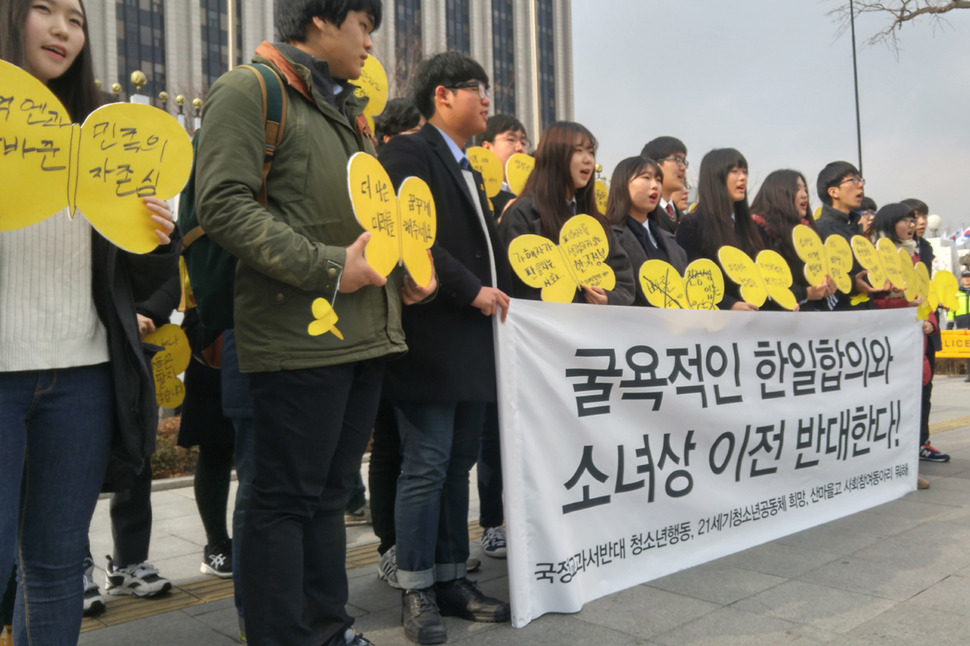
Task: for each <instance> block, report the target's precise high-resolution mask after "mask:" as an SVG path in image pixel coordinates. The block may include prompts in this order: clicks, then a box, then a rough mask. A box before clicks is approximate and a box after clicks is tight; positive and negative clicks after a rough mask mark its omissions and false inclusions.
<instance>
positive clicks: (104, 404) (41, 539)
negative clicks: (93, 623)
mask: <svg viewBox="0 0 970 646" xmlns="http://www.w3.org/2000/svg"><path fill="white" fill-rule="evenodd" d="M113 425H114V392H113V386H112V378H111V371H110V369H109V366H108V364H106V363H105V364H99V365H96V366H85V367H80V368H66V369H57V370H30V371H24V372H4V373H0V563H4V564H7V563H13V562H14V560H17V561H19V563H20V576H19V585H18V590H17V601H16V605H15V608H14V624H13V626H14V642H16V643H18V644H28V643H31V644H74V643H76V642H77V638H78V635H79V633H80V631H81V610H82V603H83V599H82V597H83V594H84V586H83V585H82V583H81V575H82V573H83V565H82V562H83V559H84V556H85V545H86V544H87V540H88V525H89V524H90V523H91V516H92V515H93V514H94V506H95V504H96V503H97V501H98V493H99V492H100V490H101V482H102V481H103V480H104V473H105V469H106V467H107V464H108V453H109V450H110V446H111V433H112V427H113Z"/></svg>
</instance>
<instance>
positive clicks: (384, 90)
mask: <svg viewBox="0 0 970 646" xmlns="http://www.w3.org/2000/svg"><path fill="white" fill-rule="evenodd" d="M351 83H352V84H353V85H356V86H357V89H355V90H354V95H356V96H358V97H361V98H364V97H367V99H368V101H367V105H366V106H365V107H364V114H366V115H367V116H369V117H373V116H374V115H378V114H380V113H381V112H384V108H385V107H387V94H388V86H387V72H386V71H384V66H383V65H381V62H380V61H379V60H377V59H376V58H375V57H374V56H372V55H371V56H368V57H367V60H365V61H364V65H363V67H361V68H360V77H358V78H356V79H354V80H353V81H351ZM373 127H374V124H373V123H371V128H373Z"/></svg>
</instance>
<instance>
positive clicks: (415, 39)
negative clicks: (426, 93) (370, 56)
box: [394, 0, 424, 96]
mask: <svg viewBox="0 0 970 646" xmlns="http://www.w3.org/2000/svg"><path fill="white" fill-rule="evenodd" d="M394 44H395V46H394V59H395V61H396V62H397V66H396V67H397V69H395V71H394V80H395V86H396V88H395V89H396V90H397V91H396V92H395V93H394V95H395V96H406V95H407V94H408V92H409V91H410V89H411V76H412V74H413V73H414V70H415V68H417V66H418V63H420V62H421V59H422V58H423V56H422V52H423V51H424V50H423V47H422V43H421V0H397V1H396V2H395V3H394Z"/></svg>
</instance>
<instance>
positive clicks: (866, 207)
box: [856, 195, 879, 213]
mask: <svg viewBox="0 0 970 646" xmlns="http://www.w3.org/2000/svg"><path fill="white" fill-rule="evenodd" d="M878 210H879V207H878V206H876V201H875V200H874V199H872V198H871V197H869V196H868V195H865V196H863V198H862V202H860V203H859V208H858V209H857V211H856V212H857V213H859V212H862V211H872V212H873V213H875V212H876V211H878Z"/></svg>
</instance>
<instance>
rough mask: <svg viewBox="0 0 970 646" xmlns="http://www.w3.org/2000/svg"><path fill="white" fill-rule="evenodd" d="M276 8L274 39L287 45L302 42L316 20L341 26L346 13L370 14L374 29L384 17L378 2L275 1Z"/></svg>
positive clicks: (339, 0)
mask: <svg viewBox="0 0 970 646" xmlns="http://www.w3.org/2000/svg"><path fill="white" fill-rule="evenodd" d="M275 5H276V6H275V9H274V11H273V16H274V22H275V24H276V37H277V38H279V39H280V40H282V41H284V42H287V43H302V42H305V41H306V32H307V28H308V27H309V26H310V23H312V22H313V19H314V18H317V17H319V18H323V19H324V20H326V21H327V22H330V23H333V24H334V25H336V26H337V27H340V26H341V25H342V24H344V20H346V19H347V13H348V12H351V11H363V12H365V13H367V14H370V17H371V18H372V19H373V21H374V29H375V30H376V29H377V28H378V27H380V26H381V15H382V14H383V4H382V2H381V0H276V2H275Z"/></svg>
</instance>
